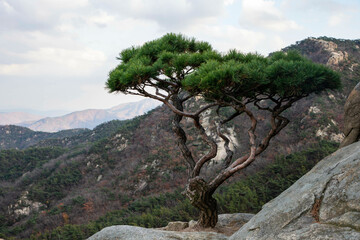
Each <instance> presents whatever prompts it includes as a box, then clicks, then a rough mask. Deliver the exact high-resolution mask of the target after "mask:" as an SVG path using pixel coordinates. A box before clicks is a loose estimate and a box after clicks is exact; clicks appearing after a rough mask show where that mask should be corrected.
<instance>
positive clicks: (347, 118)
mask: <svg viewBox="0 0 360 240" xmlns="http://www.w3.org/2000/svg"><path fill="white" fill-rule="evenodd" d="M344 110H345V114H344V134H345V138H344V140H343V141H342V143H341V144H340V148H341V147H345V146H347V145H349V144H352V143H354V142H356V141H359V140H360V83H358V84H357V85H356V86H355V88H354V89H353V90H352V91H351V93H350V95H349V97H348V99H347V100H346V103H345V106H344Z"/></svg>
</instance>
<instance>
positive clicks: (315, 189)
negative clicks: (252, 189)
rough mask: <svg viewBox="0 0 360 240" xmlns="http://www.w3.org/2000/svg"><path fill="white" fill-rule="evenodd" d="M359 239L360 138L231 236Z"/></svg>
mask: <svg viewBox="0 0 360 240" xmlns="http://www.w3.org/2000/svg"><path fill="white" fill-rule="evenodd" d="M235 239H236V240H241V239H248V240H250V239H256V240H261V239H264V240H265V239H266V240H271V239H289V240H290V239H291V240H297V239H304V240H305V239H306V240H312V239H314V240H315V239H316V240H322V239H329V240H330V239H331V240H332V239H342V240H344V239H345V240H358V239H360V142H357V143H354V144H352V145H350V146H347V147H344V148H341V149H340V150H338V151H337V152H335V153H333V154H332V155H330V156H328V157H327V158H325V159H323V160H322V161H321V162H319V163H318V164H317V165H316V166H315V167H314V168H313V169H312V170H311V171H310V172H308V173H307V174H306V175H305V176H303V177H302V178H300V179H299V180H298V181H297V182H296V183H295V184H293V185H292V186H291V187H290V188H288V189H287V190H286V191H284V192H283V193H282V194H280V195H279V196H278V197H277V198H275V199H273V200H272V201H270V202H268V203H267V204H265V205H264V207H263V209H262V210H261V211H260V212H259V213H258V214H256V215H255V216H254V217H253V218H251V220H250V221H249V222H248V223H246V224H245V225H244V226H243V227H242V228H241V229H240V230H239V231H237V232H236V233H235V234H233V235H232V236H231V237H230V238H229V240H235Z"/></svg>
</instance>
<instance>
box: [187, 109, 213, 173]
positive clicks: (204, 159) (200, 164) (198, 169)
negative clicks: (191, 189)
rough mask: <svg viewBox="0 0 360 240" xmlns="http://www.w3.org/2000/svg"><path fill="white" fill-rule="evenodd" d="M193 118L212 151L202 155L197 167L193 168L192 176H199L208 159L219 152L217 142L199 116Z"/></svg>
mask: <svg viewBox="0 0 360 240" xmlns="http://www.w3.org/2000/svg"><path fill="white" fill-rule="evenodd" d="M193 119H194V124H195V127H196V128H197V130H198V132H199V134H200V136H201V138H202V139H203V140H204V141H205V142H206V143H207V144H208V145H209V146H210V151H209V152H208V153H207V154H205V155H204V156H202V157H201V158H200V159H199V160H198V161H197V162H196V164H195V167H194V169H193V172H192V176H191V177H196V176H199V174H200V170H201V168H202V166H203V165H204V164H205V163H206V162H207V161H209V160H211V159H213V158H214V157H215V156H216V154H217V144H216V142H215V141H214V140H213V139H212V138H211V137H209V136H208V135H207V134H206V132H205V129H204V128H203V126H202V125H201V124H200V120H199V117H198V116H196V117H194V118H193Z"/></svg>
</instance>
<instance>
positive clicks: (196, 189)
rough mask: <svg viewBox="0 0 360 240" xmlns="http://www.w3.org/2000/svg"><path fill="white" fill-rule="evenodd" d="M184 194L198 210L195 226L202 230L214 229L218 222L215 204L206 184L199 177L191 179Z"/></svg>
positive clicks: (211, 192)
mask: <svg viewBox="0 0 360 240" xmlns="http://www.w3.org/2000/svg"><path fill="white" fill-rule="evenodd" d="M184 193H185V195H186V196H187V197H188V198H189V199H190V202H191V204H192V205H193V206H194V207H196V208H198V209H199V210H200V217H199V220H198V223H197V224H198V225H199V226H200V227H204V228H208V227H215V225H216V223H217V221H218V212H217V203H216V200H215V199H214V198H213V197H212V194H213V193H214V192H213V191H211V189H210V188H209V186H208V184H207V183H206V182H205V181H204V180H203V179H202V178H200V177H195V178H191V179H190V180H189V183H188V185H187V186H186V189H185V192H184Z"/></svg>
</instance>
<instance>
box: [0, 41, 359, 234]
mask: <svg viewBox="0 0 360 240" xmlns="http://www.w3.org/2000/svg"><path fill="white" fill-rule="evenodd" d="M359 47H360V41H359V40H355V41H350V40H339V39H332V38H319V39H314V38H309V39H305V40H303V41H300V42H298V43H296V44H295V45H292V46H290V47H288V48H286V49H285V50H289V49H296V50H298V51H300V52H301V53H302V54H304V55H305V56H307V57H309V58H310V59H312V60H314V61H317V62H320V63H323V64H327V65H328V66H330V67H332V68H333V69H335V70H338V71H339V72H340V73H341V76H342V83H343V86H344V87H343V90H342V91H339V92H330V91H329V92H327V93H326V94H322V95H312V96H310V97H308V98H306V99H304V100H301V101H299V102H298V103H296V104H295V106H294V107H293V109H291V110H289V111H288V112H287V116H288V118H289V119H290V120H291V122H290V124H289V126H287V128H286V129H284V131H283V132H282V133H281V134H279V136H277V137H276V138H275V139H274V141H273V142H272V143H271V144H270V147H269V149H268V150H267V151H266V152H265V153H264V154H263V155H262V156H261V158H260V159H258V160H257V161H256V162H255V163H254V164H252V165H251V167H249V168H248V169H246V171H244V172H242V173H240V174H237V176H236V177H235V179H233V180H232V181H231V182H230V183H228V185H226V186H224V187H223V188H221V189H219V191H218V193H217V195H216V198H217V199H218V202H219V207H220V210H221V212H236V211H244V212H257V211H258V210H259V209H260V208H261V205H262V204H264V203H265V202H267V201H269V200H270V199H272V198H273V197H275V196H276V195H278V194H279V193H280V192H281V191H283V190H284V189H285V188H286V187H288V186H289V185H290V184H291V183H293V182H294V181H295V180H296V179H297V178H299V177H300V176H301V175H302V174H304V173H305V172H306V171H307V170H309V169H310V168H311V166H313V165H314V164H315V163H316V161H318V160H320V159H321V158H323V157H324V156H326V155H327V154H329V153H331V152H332V151H334V150H335V149H336V147H337V143H338V142H340V141H341V139H342V134H341V129H342V124H343V110H342V109H343V105H344V103H345V100H346V96H347V94H348V93H349V91H350V90H351V89H352V88H353V87H354V86H355V85H356V83H357V82H358V81H359V80H360V78H359V77H360V65H359V63H360V49H359ZM192 104H193V107H196V105H197V104H201V102H194V103H192ZM209 114H210V118H211V116H212V114H215V113H214V112H211V111H209ZM170 117H171V113H170V111H169V110H168V109H167V108H166V107H165V106H162V107H159V108H157V109H155V110H153V111H151V112H150V113H148V114H146V115H144V116H141V117H137V118H134V119H132V120H127V121H112V122H108V123H105V124H102V125H100V126H98V127H96V128H95V129H94V130H92V131H90V130H81V131H80V132H78V133H74V132H72V134H70V135H64V136H61V135H57V137H46V138H41V139H40V138H36V137H34V135H33V133H31V132H26V134H27V135H26V136H25V135H24V133H25V131H27V130H26V129H24V130H21V131H24V133H23V132H20V133H19V131H20V130H17V131H13V130H11V131H10V132H8V133H6V130H4V132H5V133H2V134H0V139H5V140H6V141H7V142H6V144H7V145H5V144H4V146H7V147H6V148H15V147H16V148H18V149H24V148H25V149H24V150H3V151H1V152H0V161H1V163H0V164H1V169H0V170H1V171H0V174H1V175H0V222H1V224H0V237H5V236H14V237H16V238H18V239H24V238H27V237H29V236H30V235H33V238H34V239H36V238H40V239H55V238H56V237H59V236H61V239H83V238H84V237H86V236H89V234H91V233H94V232H95V231H98V230H99V229H100V228H101V227H104V226H107V225H113V224H132V225H141V226H154V227H158V226H163V225H165V224H166V223H167V221H170V220H189V219H190V218H192V217H194V216H196V215H195V213H194V209H193V208H192V207H190V205H189V203H187V201H185V200H184V199H183V198H182V197H181V195H180V191H181V188H182V187H184V185H185V183H186V177H187V176H186V175H187V174H186V173H187V170H186V165H185V163H184V161H183V159H182V157H181V154H180V152H179V150H178V148H177V146H176V144H175V139H174V136H173V134H172V131H171V124H169V119H170ZM265 117H266V116H264V118H265ZM184 124H185V125H187V122H186V121H184ZM189 126H190V125H189ZM248 128H249V127H248V126H247V125H243V121H242V119H239V120H237V121H236V122H235V123H234V124H233V125H229V126H227V134H228V135H229V136H230V137H231V139H232V141H233V145H234V147H235V149H236V151H235V154H240V153H241V151H242V149H243V148H244V146H246V144H248V143H247V140H246V139H244V138H242V136H243V135H244V134H246V132H247V129H248ZM187 131H188V132H190V133H192V138H191V139H189V140H190V147H192V148H198V149H199V148H200V151H205V150H206V149H207V146H206V145H201V144H200V141H199V139H198V136H197V134H196V132H195V130H194V129H192V128H190V127H189V128H188V129H187ZM260 131H262V129H260ZM13 133H16V134H17V135H13ZM19 134H20V135H19ZM28 134H30V135H28ZM31 134H32V135H31ZM36 134H39V135H40V133H36ZM4 136H6V138H5V137H4ZM19 136H21V138H20V140H18V138H19ZM9 139H10V140H9ZM21 139H22V140H21ZM27 139H31V141H32V143H31V144H28V143H27V142H29V141H30V140H29V141H27ZM5 140H3V141H5ZM17 144H18V145H17ZM29 146H31V148H27V147H29ZM4 148H5V147H4ZM220 152H221V151H220ZM285 156H287V157H285ZM13 163H15V164H13ZM269 163H272V164H273V165H268V164H269ZM266 165H268V166H267V167H266V168H264V166H266ZM3 166H4V167H3ZM7 170H8V171H7ZM255 173H256V174H255ZM208 174H211V172H209V173H208ZM250 175H251V177H248V176H250ZM239 179H241V181H240V182H238V183H235V182H236V181H237V180H239ZM264 181H265V182H264ZM179 189H180V190H179ZM175 190H177V191H175ZM159 194H160V195H159ZM160 216H161V219H160ZM155 223H157V224H155ZM69 224H71V225H69ZM56 227H61V228H58V229H57V230H54V231H53V229H55V228H56ZM1 234H2V235H1ZM71 234H74V235H71ZM56 239H57V238H56Z"/></svg>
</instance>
